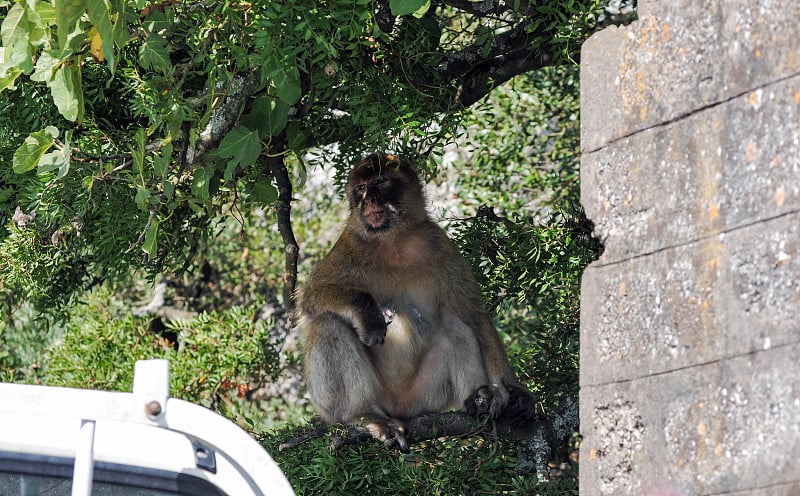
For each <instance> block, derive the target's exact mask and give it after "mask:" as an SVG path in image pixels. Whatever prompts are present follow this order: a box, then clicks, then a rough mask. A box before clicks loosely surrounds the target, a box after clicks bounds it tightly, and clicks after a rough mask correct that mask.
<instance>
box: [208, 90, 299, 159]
mask: <svg viewBox="0 0 800 496" xmlns="http://www.w3.org/2000/svg"><path fill="white" fill-rule="evenodd" d="M288 118H289V105H287V104H286V103H285V102H283V101H282V100H276V99H275V98H270V97H268V96H260V97H258V98H256V99H255V100H254V101H253V107H252V110H251V111H250V113H249V114H247V115H245V116H244V117H242V120H241V122H242V125H244V126H246V127H247V128H248V129H253V130H256V131H258V134H259V136H263V137H265V138H267V137H269V136H275V135H277V134H279V133H280V132H281V131H283V129H284V128H285V127H286V121H287V120H288ZM223 156H224V155H223Z"/></svg>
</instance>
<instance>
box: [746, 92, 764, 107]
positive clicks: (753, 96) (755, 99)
mask: <svg viewBox="0 0 800 496" xmlns="http://www.w3.org/2000/svg"><path fill="white" fill-rule="evenodd" d="M747 103H749V104H750V106H751V107H753V108H758V107H759V106H761V91H758V90H757V91H751V92H750V94H748V95H747Z"/></svg>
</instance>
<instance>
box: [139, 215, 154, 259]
mask: <svg viewBox="0 0 800 496" xmlns="http://www.w3.org/2000/svg"><path fill="white" fill-rule="evenodd" d="M157 249H158V221H157V220H156V219H155V218H154V219H153V220H152V222H151V223H150V226H149V227H148V228H147V231H146V232H145V233H144V242H142V250H143V251H144V252H145V253H147V256H148V257H150V258H153V257H154V256H155V254H156V250H157Z"/></svg>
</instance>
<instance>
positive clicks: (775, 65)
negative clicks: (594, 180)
mask: <svg viewBox="0 0 800 496" xmlns="http://www.w3.org/2000/svg"><path fill="white" fill-rule="evenodd" d="M581 69H582V71H581V73H582V78H581V88H582V90H581V97H582V98H581V114H582V115H581V126H582V134H581V147H582V148H583V150H584V152H588V151H593V150H596V149H598V148H600V147H602V146H603V145H605V144H607V143H610V142H611V141H613V140H616V139H618V138H621V137H623V136H627V135H630V134H633V133H635V132H637V131H640V130H643V129H647V128H650V127H653V126H656V125H659V124H662V123H665V122H671V121H674V120H676V119H679V118H681V117H682V116H685V115H687V114H691V113H693V112H696V111H697V110H698V109H701V108H704V107H708V106H711V105H715V104H717V103H719V102H722V101H725V100H727V99H730V98H732V97H736V96H738V95H741V94H743V93H747V92H750V91H752V90H754V89H758V88H760V87H762V86H763V85H765V84H769V83H771V82H774V81H777V80H780V79H782V78H785V77H789V76H792V75H796V74H798V72H800V3H798V2H796V1H794V0H759V1H754V0H726V1H719V0H672V1H660V2H657V1H645V0H642V1H640V2H639V20H638V21H637V22H635V23H633V24H631V25H630V26H627V27H624V28H609V29H605V30H603V31H601V32H599V33H596V34H595V35H593V36H592V37H591V38H589V40H588V41H587V42H586V43H585V44H584V46H583V52H582V54H581Z"/></svg>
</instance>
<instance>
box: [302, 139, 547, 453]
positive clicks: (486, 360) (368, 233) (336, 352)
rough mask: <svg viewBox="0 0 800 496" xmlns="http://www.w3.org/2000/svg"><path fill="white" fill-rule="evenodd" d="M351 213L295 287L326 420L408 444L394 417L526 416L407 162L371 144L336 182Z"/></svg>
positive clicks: (459, 259) (469, 282)
mask: <svg viewBox="0 0 800 496" xmlns="http://www.w3.org/2000/svg"><path fill="white" fill-rule="evenodd" d="M346 193H347V195H348V198H349V202H350V217H349V219H348V221H347V224H346V225H345V227H344V230H343V232H342V234H341V235H340V237H339V239H338V241H337V242H336V244H335V245H334V246H333V248H332V249H331V251H330V253H328V255H327V256H326V257H325V258H324V259H323V260H322V261H321V262H320V263H319V265H318V266H317V267H316V269H315V270H314V271H313V273H312V274H311V277H310V279H309V281H308V282H307V284H306V285H305V287H303V288H302V289H301V290H300V292H299V295H298V296H299V298H298V317H299V318H298V325H299V327H300V330H301V335H302V336H303V338H304V349H305V369H306V383H307V386H308V390H309V393H310V396H311V401H312V403H313V404H314V407H315V408H316V410H317V412H318V413H319V414H320V416H321V417H322V418H323V419H324V420H325V421H326V422H330V423H333V422H346V423H353V422H357V421H359V420H360V419H363V420H364V422H365V426H366V427H367V430H368V431H369V432H370V433H371V434H372V435H373V436H374V437H376V438H378V439H380V440H382V441H383V442H384V443H385V444H386V445H387V446H392V445H397V446H398V447H400V448H401V449H406V448H407V441H406V438H405V427H404V425H403V421H402V420H403V419H407V418H411V417H413V416H416V415H419V414H422V413H430V412H441V411H445V410H447V409H449V408H452V407H456V408H462V407H463V408H464V409H466V410H467V411H468V412H470V413H473V414H488V415H491V416H493V417H497V416H501V415H518V416H525V415H530V414H531V413H532V412H533V408H534V398H533V396H532V395H531V394H530V393H529V392H528V391H527V390H526V389H525V388H524V387H523V386H522V385H521V384H520V383H519V382H518V381H517V379H516V378H515V377H514V374H513V372H512V370H511V368H510V367H509V364H508V360H507V358H506V355H505V352H504V351H503V347H502V344H501V342H500V337H499V336H498V334H497V331H496V330H495V328H494V326H493V324H492V322H491V319H490V317H489V315H488V313H487V312H486V310H485V309H484V307H483V303H482V301H481V293H480V288H479V287H478V284H477V282H476V281H475V278H474V276H473V274H472V271H471V268H470V266H469V264H468V263H467V261H466V260H465V259H464V257H463V256H462V255H461V254H460V253H459V252H458V250H457V249H456V247H455V246H454V245H453V243H452V242H451V241H450V240H449V239H448V237H447V235H446V234H445V232H444V231H443V230H442V229H441V228H440V227H439V226H438V225H436V224H435V223H434V222H433V221H432V220H431V219H430V218H429V217H428V215H427V213H426V211H425V198H424V194H423V192H422V186H421V184H420V181H419V178H418V176H417V173H416V171H415V170H414V168H413V167H412V166H411V165H410V164H408V163H406V162H405V161H403V160H401V159H399V158H397V157H394V156H391V155H370V156H369V157H367V158H366V159H364V160H363V161H362V162H361V163H359V164H358V165H357V166H356V167H355V168H354V169H353V170H352V171H351V172H350V175H349V178H348V181H347V185H346Z"/></svg>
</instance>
